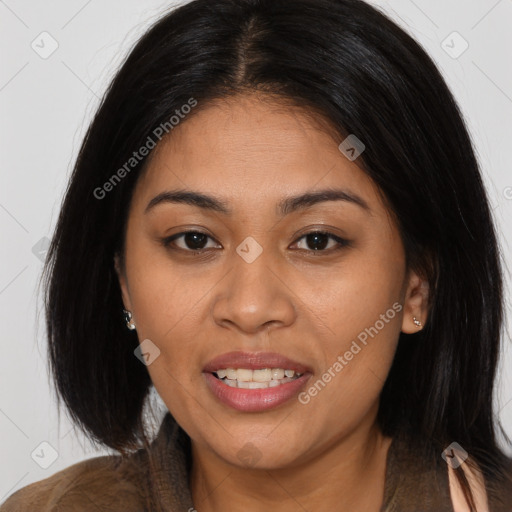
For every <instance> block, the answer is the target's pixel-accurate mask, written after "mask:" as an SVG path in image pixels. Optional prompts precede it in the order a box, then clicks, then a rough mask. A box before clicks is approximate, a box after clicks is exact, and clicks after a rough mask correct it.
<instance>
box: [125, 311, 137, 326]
mask: <svg viewBox="0 0 512 512" xmlns="http://www.w3.org/2000/svg"><path fill="white" fill-rule="evenodd" d="M123 313H124V320H125V322H126V327H128V329H130V331H133V330H134V329H135V323H134V322H132V314H131V313H130V312H129V311H127V310H126V309H123Z"/></svg>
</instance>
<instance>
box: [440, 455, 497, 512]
mask: <svg viewBox="0 0 512 512" xmlns="http://www.w3.org/2000/svg"><path fill="white" fill-rule="evenodd" d="M447 466H448V478H449V481H450V494H451V498H452V503H453V509H454V511H455V512H470V510H469V506H468V504H467V503H466V500H465V498H464V494H463V492H462V488H461V487H460V484H459V481H458V480H457V477H456V476H455V470H454V469H453V468H452V467H451V466H450V465H449V464H447ZM461 467H462V469H463V470H464V474H465V475H466V478H467V479H468V482H469V485H470V487H471V491H472V492H473V496H474V499H475V505H476V510H477V512H489V504H488V501H487V492H486V490H485V482H484V478H483V475H482V473H481V471H479V470H476V469H470V468H469V466H468V464H466V463H465V462H464V463H462V465H461Z"/></svg>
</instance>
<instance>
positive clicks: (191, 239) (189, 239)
mask: <svg viewBox="0 0 512 512" xmlns="http://www.w3.org/2000/svg"><path fill="white" fill-rule="evenodd" d="M205 241H206V235H203V234H202V233H187V234H186V235H185V242H186V244H187V246H188V247H189V249H202V248H203V247H202V246H203V245H205V243H204V242H205Z"/></svg>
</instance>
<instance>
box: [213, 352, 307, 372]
mask: <svg viewBox="0 0 512 512" xmlns="http://www.w3.org/2000/svg"><path fill="white" fill-rule="evenodd" d="M224 368H247V369H249V370H261V369H263V368H282V369H284V370H295V372H296V373H306V372H310V371H311V370H310V369H309V367H307V366H306V365H304V364H302V363H299V362H297V361H293V360H292V359H289V358H288V357H285V356H283V355H281V354H278V353H276V352H242V351H237V352H228V353H226V354H221V355H220V356H218V357H215V358H214V359H212V360H211V361H210V362H209V363H208V364H207V365H206V366H205V367H204V368H203V372H207V373H213V372H215V371H217V370H221V369H224Z"/></svg>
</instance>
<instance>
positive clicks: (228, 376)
mask: <svg viewBox="0 0 512 512" xmlns="http://www.w3.org/2000/svg"><path fill="white" fill-rule="evenodd" d="M311 375H312V371H311V369H310V368H308V367H307V366H305V365H303V364H301V363H298V362H297V361H293V360H291V359H288V358H287V357H285V356H282V355H281V354H277V353H263V352H259V353H248V352H231V353H229V354H224V355H222V356H220V357H217V358H215V359H213V360H212V361H210V362H209V363H208V364H207V365H206V366H205V368H204V369H203V376H204V378H205V379H206V383H207V385H208V388H209V389H210V391H211V392H212V393H213V395H215V396H216V397H217V399H219V400H220V401H221V402H222V403H223V404H225V405H228V406H230V407H231V408H234V409H237V410H239V411H244V412H258V411H264V410H267V409H271V408H275V407H278V406H279V405H281V404H283V403H285V402H288V401H289V400H290V399H291V398H293V397H294V396H295V395H297V394H298V393H299V391H300V390H301V389H302V387H303V386H304V385H305V383H306V382H307V381H308V380H309V378H310V377H311Z"/></svg>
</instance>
